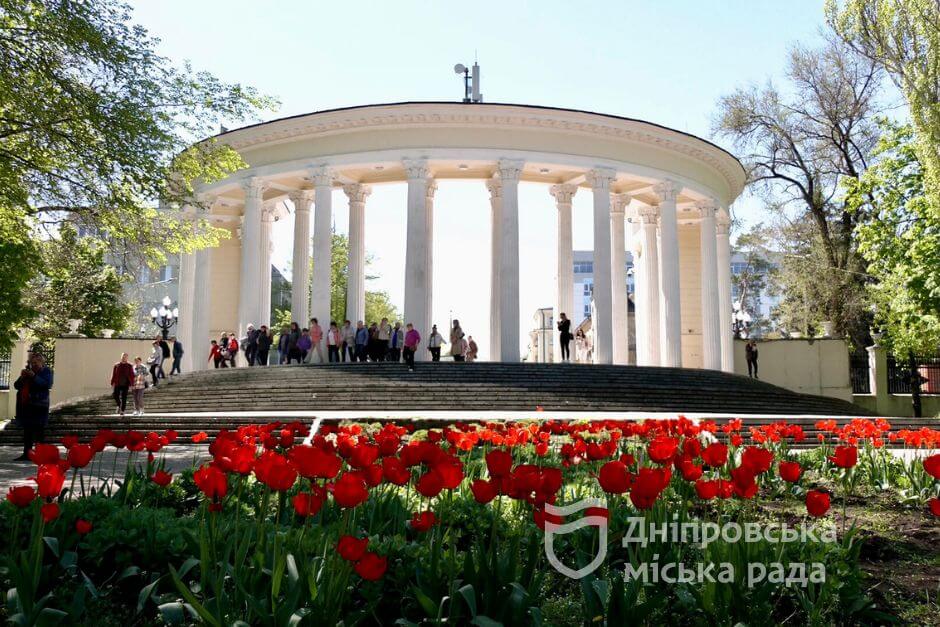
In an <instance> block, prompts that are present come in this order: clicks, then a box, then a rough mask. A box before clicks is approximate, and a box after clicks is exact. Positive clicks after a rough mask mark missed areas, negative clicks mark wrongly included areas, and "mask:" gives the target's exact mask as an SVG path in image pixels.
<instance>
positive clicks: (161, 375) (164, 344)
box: [154, 336, 172, 385]
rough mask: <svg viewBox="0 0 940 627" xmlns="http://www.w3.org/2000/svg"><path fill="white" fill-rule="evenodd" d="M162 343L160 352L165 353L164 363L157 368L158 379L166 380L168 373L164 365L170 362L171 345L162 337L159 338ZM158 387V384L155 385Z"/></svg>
mask: <svg viewBox="0 0 940 627" xmlns="http://www.w3.org/2000/svg"><path fill="white" fill-rule="evenodd" d="M157 340H158V341H159V342H160V351H161V352H162V353H163V361H161V362H160V367H159V368H157V377H158V378H160V379H166V372H165V371H164V370H163V364H164V363H166V362H167V361H169V360H170V355H171V354H172V353H171V351H170V344H169V343H168V342H167V341H166V338H164V337H163V336H160V337H158V338H157ZM154 385H156V383H154Z"/></svg>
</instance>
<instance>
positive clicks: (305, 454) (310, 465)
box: [287, 444, 343, 479]
mask: <svg viewBox="0 0 940 627" xmlns="http://www.w3.org/2000/svg"><path fill="white" fill-rule="evenodd" d="M287 456H288V457H289V458H290V460H291V461H292V462H293V463H294V467H295V468H297V472H299V473H300V476H301V477H305V478H307V479H332V478H334V477H335V476H336V475H337V474H339V470H340V468H342V466H343V460H341V459H340V458H339V457H337V456H336V455H335V454H334V453H330V452H327V451H324V450H322V449H320V448H317V447H315V446H309V445H307V444H303V445H301V446H295V447H294V448H292V449H291V450H290V452H289V453H288V454H287Z"/></svg>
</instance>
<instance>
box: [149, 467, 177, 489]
mask: <svg viewBox="0 0 940 627" xmlns="http://www.w3.org/2000/svg"><path fill="white" fill-rule="evenodd" d="M150 480H151V481H153V482H154V483H156V484H157V485H158V486H160V487H161V488H165V487H167V486H168V485H170V483H171V482H172V481H173V475H171V474H170V473H168V472H166V471H165V470H158V471H157V472H155V473H153V474H152V475H151V476H150Z"/></svg>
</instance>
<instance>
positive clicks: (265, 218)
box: [261, 200, 280, 222]
mask: <svg viewBox="0 0 940 627" xmlns="http://www.w3.org/2000/svg"><path fill="white" fill-rule="evenodd" d="M278 202H280V201H277V200H273V201H270V202H266V203H264V204H263V205H261V221H262V222H275V221H276V220H277V203H278Z"/></svg>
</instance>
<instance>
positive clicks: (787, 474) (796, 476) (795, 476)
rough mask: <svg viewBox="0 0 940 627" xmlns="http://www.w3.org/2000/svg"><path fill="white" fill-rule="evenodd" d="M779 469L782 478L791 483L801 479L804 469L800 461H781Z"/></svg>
mask: <svg viewBox="0 0 940 627" xmlns="http://www.w3.org/2000/svg"><path fill="white" fill-rule="evenodd" d="M777 470H778V472H779V473H780V478H781V479H783V480H784V481H789V482H790V483H796V482H797V481H799V480H800V475H801V474H802V473H803V469H802V468H801V467H800V464H799V463H798V462H780V465H779V466H777Z"/></svg>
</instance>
